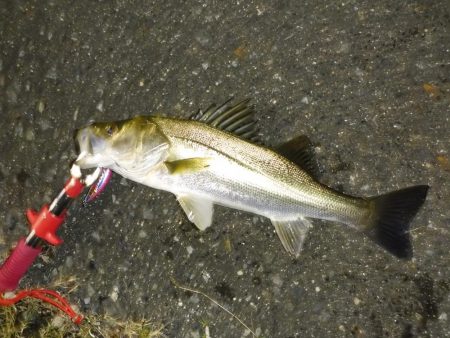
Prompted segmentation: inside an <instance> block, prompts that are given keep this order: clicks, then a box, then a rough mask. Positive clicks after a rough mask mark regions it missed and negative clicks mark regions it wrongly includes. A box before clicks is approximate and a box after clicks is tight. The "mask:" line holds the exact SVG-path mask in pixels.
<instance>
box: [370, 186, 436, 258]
mask: <svg viewBox="0 0 450 338" xmlns="http://www.w3.org/2000/svg"><path fill="white" fill-rule="evenodd" d="M428 188H429V187H428V186H427V185H417V186H413V187H409V188H405V189H402V190H398V191H393V192H390V193H388V194H385V195H381V196H377V197H372V198H370V199H369V201H370V206H371V210H372V212H371V217H369V220H368V224H367V225H368V227H367V228H366V229H367V230H366V231H367V234H368V236H369V237H370V238H371V239H372V240H374V241H375V242H376V243H378V244H379V245H381V246H382V247H383V248H385V249H386V250H387V251H389V252H390V253H392V254H393V255H395V256H397V257H398V258H403V259H410V258H412V255H413V249H412V245H411V238H410V234H409V226H410V222H411V220H412V219H413V218H414V216H415V215H416V213H417V212H418V210H419V208H420V207H421V205H422V204H423V202H424V201H425V198H426V196H427V191H428Z"/></svg>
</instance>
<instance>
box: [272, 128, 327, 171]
mask: <svg viewBox="0 0 450 338" xmlns="http://www.w3.org/2000/svg"><path fill="white" fill-rule="evenodd" d="M274 150H275V151H276V152H277V153H279V154H280V155H283V156H284V157H286V158H287V159H288V160H290V161H292V162H294V163H295V164H297V165H298V166H299V167H300V168H302V169H303V170H305V171H306V172H307V173H308V174H310V175H311V176H312V177H314V178H318V177H319V175H320V170H319V166H318V165H317V161H316V159H315V157H314V149H313V146H312V143H311V141H310V140H309V138H308V137H307V136H305V135H300V136H297V137H295V138H293V139H291V140H289V141H287V142H286V143H283V144H280V145H279V146H277V147H275V149H274Z"/></svg>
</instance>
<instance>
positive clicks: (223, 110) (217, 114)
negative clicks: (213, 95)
mask: <svg viewBox="0 0 450 338" xmlns="http://www.w3.org/2000/svg"><path fill="white" fill-rule="evenodd" d="M231 100H232V99H229V100H228V101H226V102H225V103H224V104H222V105H221V106H219V107H217V106H216V105H215V104H212V105H210V106H209V107H208V109H206V110H205V111H202V110H199V111H198V112H197V113H195V114H194V115H192V116H191V118H190V119H191V120H196V121H200V122H203V123H206V124H209V125H210V126H212V127H215V128H217V129H220V130H224V131H228V132H230V133H233V134H235V135H237V136H239V137H242V138H244V139H247V140H249V141H252V142H259V138H258V131H257V129H256V121H255V119H254V113H255V111H254V108H253V106H249V105H248V103H249V101H250V99H245V100H242V101H241V102H238V103H237V104H235V105H231V104H230V102H231Z"/></svg>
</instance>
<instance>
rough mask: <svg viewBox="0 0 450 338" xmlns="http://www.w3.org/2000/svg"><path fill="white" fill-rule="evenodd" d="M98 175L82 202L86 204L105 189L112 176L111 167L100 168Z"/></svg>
mask: <svg viewBox="0 0 450 338" xmlns="http://www.w3.org/2000/svg"><path fill="white" fill-rule="evenodd" d="M100 170H101V172H100V177H99V178H98V180H97V182H96V183H95V184H93V185H92V186H91V188H90V189H89V191H88V193H87V194H86V196H84V199H83V204H87V203H90V202H92V201H93V200H95V199H96V198H97V197H98V196H99V195H100V194H101V193H102V191H103V190H105V188H106V186H107V185H108V183H109V181H110V180H111V177H112V171H111V169H107V168H100Z"/></svg>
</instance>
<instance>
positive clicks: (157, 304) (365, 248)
mask: <svg viewBox="0 0 450 338" xmlns="http://www.w3.org/2000/svg"><path fill="white" fill-rule="evenodd" d="M230 97H235V98H237V99H239V98H246V97H251V98H252V102H253V104H254V105H255V109H256V111H257V114H256V117H257V120H258V124H259V129H260V136H261V138H262V140H263V141H264V142H265V143H266V144H267V145H275V144H278V143H280V142H282V141H286V140H288V139H289V138H291V137H293V136H297V135H300V134H306V135H308V136H309V137H310V139H311V140H312V142H313V143H314V145H315V149H316V153H317V158H318V161H319V162H320V165H321V169H322V171H323V175H322V179H321V180H322V182H324V183H325V184H328V185H330V186H332V187H334V188H336V189H339V190H342V191H345V192H346V193H350V194H354V195H361V196H372V195H377V194H380V193H385V192H388V191H391V190H395V189H399V188H402V187H406V186H409V185H415V184H428V185H430V186H431V189H430V192H429V195H428V198H427V201H426V203H425V205H424V207H423V208H422V209H421V211H420V213H419V214H418V215H417V217H416V218H415V219H414V221H413V224H412V228H413V230H412V236H413V243H414V259H413V260H412V261H410V262H405V261H400V260H398V259H396V258H395V257H393V256H391V255H389V254H388V253H386V252H385V251H383V250H382V249H380V248H379V247H377V246H376V245H375V244H373V243H372V242H370V241H369V240H367V239H366V238H364V237H363V236H362V235H360V234H358V233H357V232H355V231H354V230H352V229H350V228H346V227H344V226H342V225H339V224H333V223H331V222H321V221H318V222H315V226H314V228H313V230H311V231H310V233H309V235H308V238H307V240H306V243H305V246H304V249H303V252H302V254H301V256H300V257H299V258H298V259H293V258H291V257H289V256H288V255H287V254H286V253H285V252H284V251H283V249H282V245H281V243H280V242H279V240H278V238H277V236H276V234H275V232H274V229H273V227H272V225H271V224H270V222H269V221H268V220H267V219H264V218H261V217H258V216H254V215H251V214H247V213H244V212H240V211H235V210H230V209H226V208H222V207H217V208H216V209H215V210H216V211H215V216H214V223H213V226H212V227H211V228H210V229H208V230H207V231H205V232H204V233H201V232H199V231H197V230H196V229H195V227H194V226H193V225H192V224H190V223H189V222H188V220H187V218H186V217H185V215H184V214H183V212H182V210H181V208H180V207H179V206H178V205H177V202H176V200H175V198H174V196H172V195H170V194H169V193H166V192H161V191H155V190H153V189H151V188H148V187H145V186H141V185H138V184H135V183H133V182H130V181H126V180H125V179H122V178H121V177H119V176H118V175H115V176H114V178H113V180H112V183H111V184H110V186H109V187H108V188H107V190H106V192H105V193H104V194H103V195H102V196H101V197H100V198H99V199H98V200H96V201H95V202H93V203H92V204H90V205H89V206H87V207H83V206H81V205H80V203H78V204H76V205H74V207H73V208H72V209H71V212H70V217H69V218H68V220H67V223H66V224H65V225H64V226H63V228H62V229H61V230H60V232H59V234H60V236H61V237H62V238H63V239H64V240H65V243H64V244H63V245H62V246H60V247H58V248H56V249H55V250H50V251H48V253H47V255H46V258H47V259H46V260H45V261H44V260H42V259H39V260H38V262H37V264H35V265H34V266H33V268H32V270H31V271H30V273H29V274H28V276H27V278H25V280H24V281H23V283H22V286H35V285H46V284H47V283H49V281H51V280H53V279H55V278H57V277H58V276H67V275H73V276H76V277H77V279H78V282H79V287H78V289H77V290H76V291H75V292H73V293H72V294H71V296H70V300H71V302H72V303H74V304H78V306H79V307H80V309H81V310H82V311H84V312H93V313H108V314H111V315H113V316H116V317H118V318H123V319H127V318H128V319H130V318H134V319H139V318H143V317H145V318H147V319H150V320H152V321H156V322H162V323H163V324H164V325H165V333H166V335H167V336H168V337H186V338H187V337H192V338H196V337H204V335H205V330H206V327H207V328H208V330H209V334H210V336H211V337H246V336H247V337H250V336H251V335H252V333H251V332H249V331H248V330H247V329H245V328H244V327H243V326H242V325H241V324H240V323H239V322H238V321H237V320H236V319H234V318H233V317H231V316H230V315H229V314H228V313H227V312H225V311H224V310H223V309H221V308H220V307H219V306H217V305H216V304H214V302H212V301H210V300H209V299H207V298H206V297H204V296H203V295H202V294H197V293H193V292H186V291H183V290H181V289H179V288H176V287H175V286H174V284H173V283H171V278H174V279H175V280H176V281H177V282H178V283H180V284H181V285H184V286H187V287H189V288H194V289H197V290H199V291H201V292H203V293H205V294H207V295H208V296H210V297H212V298H213V299H215V300H216V301H217V302H218V303H219V304H221V305H222V306H224V307H225V308H226V309H228V310H229V311H231V312H232V313H234V314H235V315H236V316H237V317H239V318H240V319H241V320H242V321H243V322H244V323H245V324H246V325H248V327H249V328H251V329H252V330H253V332H254V333H256V334H257V335H258V336H263V337H284V338H288V337H352V336H354V337H403V338H407V337H408V338H409V337H436V338H437V337H450V318H449V316H450V268H449V264H450V255H449V252H448V251H449V250H448V243H449V242H450V233H449V231H450V213H449V203H450V184H449V182H450V180H449V178H450V154H449V150H450V137H449V135H450V132H449V129H450V123H449V116H450V3H449V2H448V1H446V0H437V1H426V0H423V1H397V2H392V1H387V0H380V1H339V2H336V1H323V0H319V1H268V0H267V1H261V0H255V1H253V0H251V1H233V2H226V1H222V2H221V1H210V0H209V1H208V0H207V1H185V2H177V1H167V2H162V1H9V0H1V1H0V116H1V119H0V147H1V151H0V154H1V156H0V233H1V239H2V241H1V244H0V249H1V251H2V252H3V253H5V254H6V252H7V250H8V248H10V246H12V245H13V244H14V243H15V241H16V240H17V239H18V237H19V236H21V235H24V234H26V233H27V225H26V223H25V218H24V216H23V212H24V210H25V209H26V208H28V207H34V208H39V207H40V206H41V205H42V203H44V202H49V201H50V200H51V199H52V197H54V196H53V195H54V194H55V193H56V192H58V191H59V189H60V188H61V187H62V184H63V182H64V180H65V179H66V178H67V177H68V170H69V166H70V161H71V160H72V159H74V157H75V156H76V153H75V149H74V146H73V139H72V137H73V131H74V130H75V129H76V128H79V127H81V126H83V125H85V124H87V123H89V121H92V120H95V121H100V120H111V119H112V120H116V119H122V118H126V117H131V116H135V115H142V114H164V115H168V116H178V117H188V116H189V115H191V114H192V113H193V112H195V111H196V110H197V109H198V108H202V107H203V108H205V107H207V106H209V104H211V103H213V102H216V103H221V102H223V101H225V100H226V99H228V98H230Z"/></svg>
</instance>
